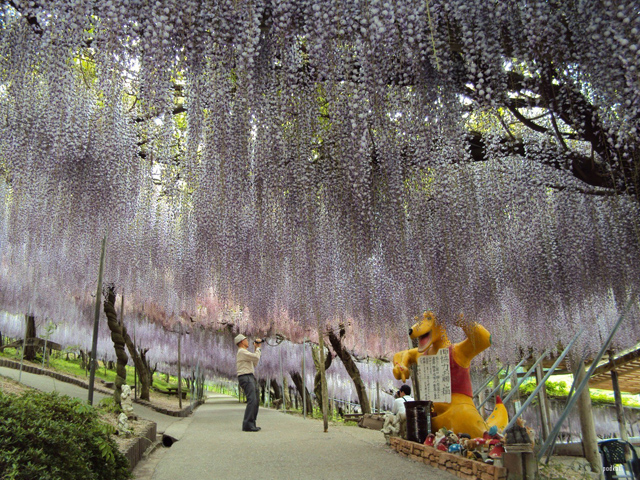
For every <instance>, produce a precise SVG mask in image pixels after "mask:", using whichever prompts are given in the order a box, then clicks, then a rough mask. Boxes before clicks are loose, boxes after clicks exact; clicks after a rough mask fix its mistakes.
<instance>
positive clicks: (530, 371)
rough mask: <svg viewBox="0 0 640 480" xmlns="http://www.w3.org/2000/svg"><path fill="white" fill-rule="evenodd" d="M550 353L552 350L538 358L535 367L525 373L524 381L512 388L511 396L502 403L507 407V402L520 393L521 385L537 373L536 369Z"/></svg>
mask: <svg viewBox="0 0 640 480" xmlns="http://www.w3.org/2000/svg"><path fill="white" fill-rule="evenodd" d="M549 351H550V349H547V350H546V351H545V352H544V353H543V354H542V355H541V356H540V358H538V360H536V363H534V364H533V367H531V368H530V369H529V371H528V372H527V373H525V374H524V375H523V376H522V379H521V380H520V381H519V382H518V383H517V385H516V386H515V388H513V387H512V388H511V391H510V392H509V394H508V395H507V396H506V397H505V398H504V399H503V400H502V403H504V404H505V405H506V404H507V402H508V401H509V400H510V399H511V397H512V396H513V395H514V394H515V393H516V392H517V391H518V389H519V388H520V385H522V384H523V383H524V381H525V380H526V379H527V378H529V376H530V375H531V374H532V373H533V372H534V371H535V369H536V367H537V366H538V364H539V363H540V362H541V361H542V360H543V359H544V358H545V357H546V356H547V355H549Z"/></svg>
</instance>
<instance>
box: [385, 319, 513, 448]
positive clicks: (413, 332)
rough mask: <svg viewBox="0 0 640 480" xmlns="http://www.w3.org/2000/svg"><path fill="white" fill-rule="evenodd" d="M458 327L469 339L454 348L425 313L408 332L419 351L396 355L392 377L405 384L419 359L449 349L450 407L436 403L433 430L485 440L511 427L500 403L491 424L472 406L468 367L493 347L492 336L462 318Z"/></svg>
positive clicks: (477, 325)
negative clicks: (496, 430)
mask: <svg viewBox="0 0 640 480" xmlns="http://www.w3.org/2000/svg"><path fill="white" fill-rule="evenodd" d="M416 318H417V317H416ZM456 325H457V326H459V327H461V328H462V329H463V330H464V333H465V334H466V336H467V338H466V339H465V340H463V341H461V342H459V343H456V344H455V345H452V344H451V342H449V339H448V338H447V332H446V330H445V329H444V327H443V326H442V325H440V324H439V323H438V321H437V320H436V317H435V315H434V314H433V312H424V314H423V316H422V319H421V320H420V321H418V322H417V323H416V324H415V325H413V327H411V328H410V329H409V336H410V337H411V338H414V339H417V340H418V348H412V349H410V350H403V351H401V352H398V353H396V354H395V355H394V357H393V365H394V366H393V374H394V376H395V377H396V378H397V379H398V380H402V381H403V382H404V381H406V380H407V379H408V378H409V377H410V375H411V373H410V370H409V367H410V366H411V365H413V364H415V363H417V361H418V357H420V356H421V355H435V354H436V353H437V352H438V350H440V349H441V348H448V349H449V366H450V369H451V403H438V402H436V403H434V405H433V406H434V410H435V414H436V415H435V416H434V417H432V419H431V428H432V430H433V431H434V432H436V431H438V430H440V429H441V428H443V427H445V428H446V429H448V430H451V431H453V432H455V433H458V434H460V433H467V434H469V435H470V436H471V438H474V437H482V435H483V434H484V432H485V431H487V430H489V428H490V427H491V426H492V425H496V426H497V427H498V428H500V429H504V427H505V426H506V425H507V423H508V414H507V411H506V409H505V407H504V405H503V404H502V402H501V401H500V402H496V408H495V409H494V411H493V413H492V414H491V416H490V417H489V420H488V421H485V420H484V418H482V416H481V415H480V413H479V412H478V409H477V408H476V406H475V404H474V403H473V389H472V386H471V376H470V374H469V366H470V364H471V360H472V359H473V358H474V357H475V356H476V355H478V354H479V353H480V352H482V351H483V350H485V349H486V348H488V347H489V346H491V335H490V334H489V332H488V331H487V330H486V329H485V328H484V327H483V326H482V325H479V324H477V323H466V322H464V321H463V319H462V315H461V316H460V318H459V320H458V321H457V322H456ZM425 400H428V399H425Z"/></svg>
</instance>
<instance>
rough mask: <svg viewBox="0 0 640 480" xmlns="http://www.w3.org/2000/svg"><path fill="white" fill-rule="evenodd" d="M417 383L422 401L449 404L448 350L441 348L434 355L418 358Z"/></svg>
mask: <svg viewBox="0 0 640 480" xmlns="http://www.w3.org/2000/svg"><path fill="white" fill-rule="evenodd" d="M418 382H419V384H420V398H421V399H422V400H430V401H432V402H443V403H451V367H450V366H449V349H448V348H441V349H440V350H438V353H436V354H435V355H422V356H420V357H418Z"/></svg>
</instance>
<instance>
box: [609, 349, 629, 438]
mask: <svg viewBox="0 0 640 480" xmlns="http://www.w3.org/2000/svg"><path fill="white" fill-rule="evenodd" d="M609 360H610V361H611V366H612V368H611V372H610V373H611V384H612V385H613V396H614V398H615V402H616V416H617V417H618V428H619V429H620V439H621V440H622V441H623V442H626V441H628V440H629V438H628V435H627V422H626V420H625V418H624V407H623V406H622V396H621V395H620V385H619V384H618V371H617V370H616V364H615V361H614V358H613V352H611V351H610V352H609Z"/></svg>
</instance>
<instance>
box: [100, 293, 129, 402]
mask: <svg viewBox="0 0 640 480" xmlns="http://www.w3.org/2000/svg"><path fill="white" fill-rule="evenodd" d="M115 301H116V293H115V288H114V286H113V285H107V286H106V287H105V298H104V313H105V315H106V316H107V325H109V330H110V331H111V340H112V341H113V347H114V349H115V351H116V379H115V382H114V384H115V388H114V391H113V398H114V400H115V402H116V404H117V405H119V406H121V396H122V386H123V385H124V384H125V383H126V382H127V368H126V367H127V362H128V360H129V358H128V357H127V352H126V351H125V340H124V332H123V330H124V327H123V326H122V324H121V323H120V322H118V315H117V314H116V309H115Z"/></svg>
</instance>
